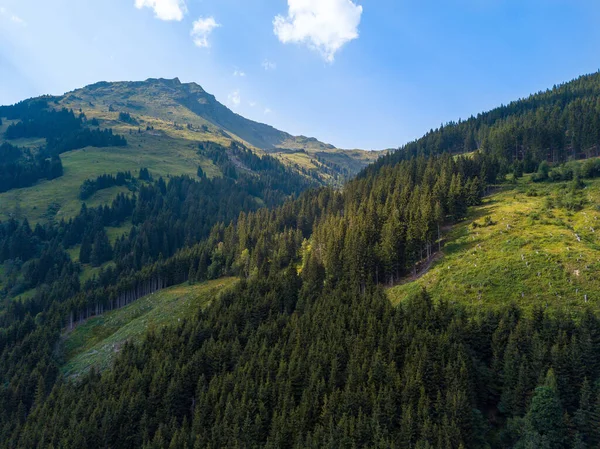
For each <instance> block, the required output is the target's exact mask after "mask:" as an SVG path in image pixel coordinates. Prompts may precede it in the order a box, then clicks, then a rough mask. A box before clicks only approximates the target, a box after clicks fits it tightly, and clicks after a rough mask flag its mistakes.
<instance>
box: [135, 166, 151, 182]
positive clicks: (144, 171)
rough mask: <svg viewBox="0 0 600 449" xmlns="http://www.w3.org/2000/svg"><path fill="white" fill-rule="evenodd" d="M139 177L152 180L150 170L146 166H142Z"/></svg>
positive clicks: (142, 179)
mask: <svg viewBox="0 0 600 449" xmlns="http://www.w3.org/2000/svg"><path fill="white" fill-rule="evenodd" d="M138 179H139V180H141V181H152V176H151V175H150V171H149V170H148V169H147V168H145V167H143V168H140V173H139V174H138Z"/></svg>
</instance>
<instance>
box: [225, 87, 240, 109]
mask: <svg viewBox="0 0 600 449" xmlns="http://www.w3.org/2000/svg"><path fill="white" fill-rule="evenodd" d="M227 101H228V103H229V104H230V105H231V106H232V107H234V108H237V107H238V106H239V105H240V103H241V102H242V97H241V96H240V91H239V90H234V91H233V92H231V93H230V94H229V95H227Z"/></svg>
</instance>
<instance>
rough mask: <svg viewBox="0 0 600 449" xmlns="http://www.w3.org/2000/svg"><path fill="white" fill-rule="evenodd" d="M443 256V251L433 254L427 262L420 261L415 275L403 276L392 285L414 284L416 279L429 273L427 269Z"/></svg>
mask: <svg viewBox="0 0 600 449" xmlns="http://www.w3.org/2000/svg"><path fill="white" fill-rule="evenodd" d="M443 256H444V253H443V251H438V252H436V253H434V254H433V256H431V257H430V258H429V260H424V261H421V263H420V265H419V268H418V269H417V273H416V274H415V273H412V274H410V275H409V276H405V277H403V278H402V279H400V280H399V281H398V282H397V283H396V284H394V285H403V284H408V283H409V282H414V281H416V280H417V279H419V278H421V277H423V276H424V275H425V274H427V272H428V271H429V269H430V268H431V266H432V265H433V264H434V263H435V262H437V261H438V260H440V259H441V258H442V257H443Z"/></svg>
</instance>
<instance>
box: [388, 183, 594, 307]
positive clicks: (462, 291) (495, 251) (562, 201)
mask: <svg viewBox="0 0 600 449" xmlns="http://www.w3.org/2000/svg"><path fill="white" fill-rule="evenodd" d="M585 184H586V185H585V188H584V189H582V191H581V194H580V195H579V196H578V197H576V198H575V201H573V198H572V197H571V183H569V182H558V183H548V184H546V183H542V184H539V183H532V182H531V177H530V176H527V177H525V178H523V179H519V180H518V183H517V184H516V185H510V184H508V185H503V186H502V187H501V188H500V191H499V192H497V193H494V194H492V195H490V196H489V197H487V198H485V200H484V201H483V204H482V205H481V206H477V207H474V208H473V209H472V210H471V211H470V212H469V214H468V216H467V218H466V219H465V220H464V221H463V222H460V223H459V224H457V225H455V226H454V227H453V228H452V229H451V230H450V231H449V232H448V234H447V235H446V236H444V242H443V248H442V252H441V254H435V255H434V256H433V257H432V260H434V262H433V264H432V266H431V267H430V268H429V269H428V270H426V271H425V272H424V273H423V274H422V275H421V276H420V277H419V279H418V280H416V281H413V280H412V279H411V277H410V276H409V277H407V279H405V280H402V281H401V284H402V285H399V286H396V287H393V288H391V289H390V290H388V295H389V297H390V299H391V301H392V302H393V303H394V304H398V303H400V302H401V301H405V300H407V298H409V297H410V296H414V295H416V294H418V293H419V292H420V291H421V289H423V288H425V289H427V291H428V292H429V293H430V294H431V296H432V298H433V299H435V300H444V301H458V302H460V303H462V304H464V305H466V306H468V307H474V308H485V309H502V308H504V307H506V306H507V305H509V304H513V303H514V304H518V305H519V306H520V307H523V308H524V309H525V310H528V311H531V309H532V308H534V307H535V306H543V307H544V308H547V307H549V308H550V309H551V310H554V311H556V310H560V311H562V313H566V314H572V313H573V314H577V313H580V312H581V311H582V310H584V309H585V308H586V307H589V306H590V305H592V306H593V307H597V304H598V303H599V301H600V280H599V279H598V277H597V276H596V273H597V272H598V269H600V240H599V237H598V233H597V228H598V219H599V216H600V215H599V213H598V207H597V206H598V204H600V181H598V180H590V181H586V183H585ZM440 256H441V257H440ZM424 265H427V262H426V261H425V262H424Z"/></svg>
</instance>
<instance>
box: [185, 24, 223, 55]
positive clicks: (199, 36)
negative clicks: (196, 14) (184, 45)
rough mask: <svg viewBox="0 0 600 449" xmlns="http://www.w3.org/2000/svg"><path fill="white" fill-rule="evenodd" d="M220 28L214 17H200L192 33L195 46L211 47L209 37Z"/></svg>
mask: <svg viewBox="0 0 600 449" xmlns="http://www.w3.org/2000/svg"><path fill="white" fill-rule="evenodd" d="M220 26H221V25H220V24H219V23H217V21H216V20H215V18H214V17H206V18H205V17H200V18H199V19H198V20H196V21H195V22H194V23H193V27H192V31H191V32H190V35H191V36H192V40H193V41H194V44H195V45H196V46H198V47H202V48H208V47H210V42H209V41H208V37H209V36H210V34H211V33H212V32H213V30H214V29H215V28H219V27H220Z"/></svg>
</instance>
